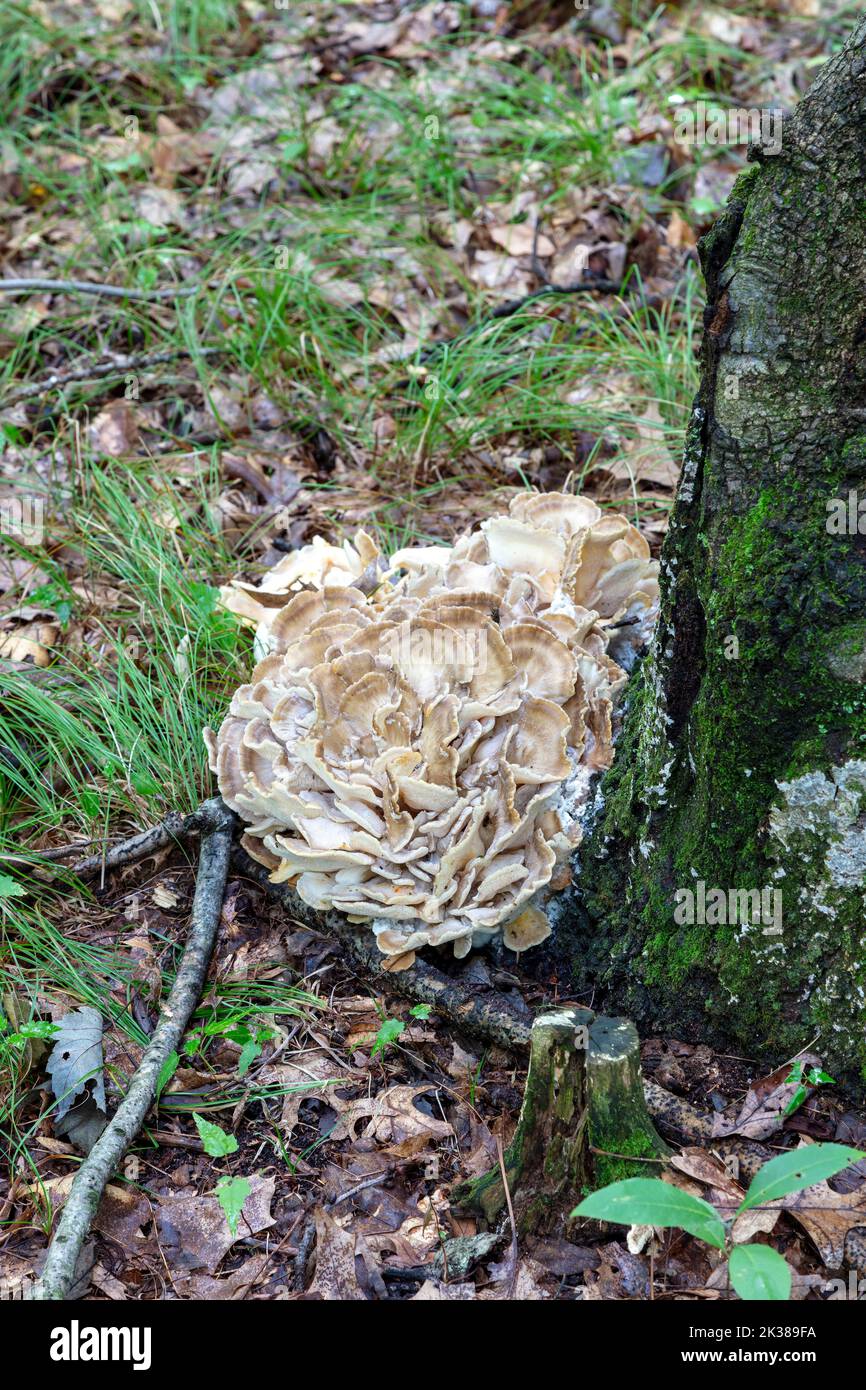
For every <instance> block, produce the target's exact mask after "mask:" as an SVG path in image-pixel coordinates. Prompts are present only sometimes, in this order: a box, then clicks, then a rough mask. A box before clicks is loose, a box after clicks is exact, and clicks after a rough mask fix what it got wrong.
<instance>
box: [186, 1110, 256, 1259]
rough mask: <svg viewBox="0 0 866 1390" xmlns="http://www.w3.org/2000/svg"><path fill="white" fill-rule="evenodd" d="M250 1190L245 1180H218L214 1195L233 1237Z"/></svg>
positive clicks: (249, 1185) (249, 1184) (250, 1185)
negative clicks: (217, 1199)
mask: <svg viewBox="0 0 866 1390" xmlns="http://www.w3.org/2000/svg"><path fill="white" fill-rule="evenodd" d="M196 1118H198V1117H196ZM252 1190H253V1189H252V1184H251V1183H250V1182H248V1180H247V1179H246V1178H229V1177H225V1178H220V1180H219V1182H218V1183H217V1185H216V1195H217V1197H218V1198H219V1204H220V1206H221V1207H222V1209H223V1211H224V1212H225V1218H226V1221H227V1222H228V1223H229V1230H230V1231H231V1233H232V1235H233V1236H236V1235H237V1233H238V1217H239V1216H240V1214H241V1212H242V1211H243V1209H244V1202H245V1201H246V1200H247V1198H248V1197H249V1195H250V1193H251V1192H252Z"/></svg>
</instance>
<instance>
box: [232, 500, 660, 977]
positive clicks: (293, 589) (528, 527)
mask: <svg viewBox="0 0 866 1390" xmlns="http://www.w3.org/2000/svg"><path fill="white" fill-rule="evenodd" d="M370 574H372V575H373V578H374V580H375V582H374V583H372V584H371V583H368V582H367V580H368V579H369V576H370ZM224 601H225V602H226V604H227V606H228V607H231V608H232V609H233V611H235V612H237V613H238V614H239V615H241V616H242V617H243V618H244V619H245V620H246V621H252V622H255V623H256V624H257V637H256V642H257V648H258V650H259V651H261V652H262V653H269V654H268V655H264V657H263V659H262V660H261V661H260V662H259V664H258V665H257V666H256V668H255V670H254V671H253V673H252V678H251V680H250V682H249V683H248V684H246V685H244V686H241V687H240V688H239V689H238V691H236V693H235V695H234V697H233V699H232V702H231V708H230V711H229V714H228V715H227V717H226V719H225V720H224V722H223V724H222V726H221V728H220V729H219V732H218V733H217V735H216V736H214V735H213V734H211V733H210V732H209V731H208V733H207V735H206V739H207V744H208V752H209V757H210V762H211V766H212V768H213V769H214V771H215V772H216V773H217V779H218V783H219V787H220V791H221V793H222V795H223V797H224V798H225V800H226V802H227V803H228V804H229V805H230V806H232V807H233V808H234V809H235V810H236V811H237V812H238V814H239V815H240V816H241V817H242V818H243V820H244V821H245V822H246V827H247V829H246V833H245V835H244V844H245V846H246V847H247V848H248V849H249V851H250V852H251V853H252V854H253V856H254V857H255V858H257V859H258V860H259V861H260V862H261V863H263V864H265V865H266V866H267V868H268V871H269V873H270V874H271V876H272V878H273V879H274V880H275V881H277V882H293V883H294V884H295V886H296V888H297V891H298V893H299V894H300V896H301V897H302V898H303V899H304V901H305V902H307V903H309V904H310V905H311V906H313V907H315V908H316V909H318V910H327V909H330V908H334V909H337V910H338V911H341V912H343V913H345V914H346V916H347V917H348V918H349V919H350V920H351V921H352V922H354V923H357V924H358V930H363V929H365V928H366V929H367V930H370V929H372V930H373V931H374V933H375V936H376V940H377V942H378V945H379V948H380V950H381V951H382V953H383V955H384V956H385V957H386V958H387V960H388V963H389V968H394V969H405V968H408V967H409V965H410V964H411V963H412V961H413V960H414V959H415V952H416V951H417V950H419V949H421V948H422V947H424V946H437V947H441V946H443V945H444V944H446V943H450V944H451V947H452V949H453V951H454V953H455V954H456V955H458V956H463V955H465V954H466V952H467V951H468V950H469V949H470V947H471V945H472V943H473V942H474V943H476V944H477V943H480V942H483V941H484V940H487V939H489V937H490V936H491V935H492V934H494V933H496V932H497V931H501V932H503V935H504V939H505V941H506V944H508V945H509V946H510V947H511V949H514V950H525V949H527V948H528V947H529V946H531V945H533V944H536V942H537V941H540V940H543V939H544V938H545V937H546V936H547V935H548V934H549V931H550V928H549V924H548V923H547V919H546V918H545V917H544V914H543V913H541V912H540V911H539V910H538V909H537V908H536V907H534V906H530V903H531V902H533V901H534V900H535V899H536V895H537V894H539V893H540V892H542V891H543V890H544V889H545V887H546V886H547V885H549V884H550V882H551V878H552V876H553V875H554V871H555V870H556V868H557V865H560V866H564V865H565V864H566V862H567V860H568V858H569V856H570V854H571V851H572V849H573V848H574V846H575V845H576V844H577V843H578V840H579V837H580V821H579V810H580V806H581V804H582V803H583V802H584V801H586V800H587V799H588V797H589V793H590V784H591V777H592V773H593V772H594V771H595V770H597V769H599V768H602V767H606V766H608V765H609V763H610V760H611V759H612V756H613V730H614V712H615V707H616V700H617V697H618V695H619V693H620V691H621V689H622V685H623V683H624V681H625V672H624V670H623V669H622V666H621V665H620V663H619V661H618V660H616V659H614V653H615V654H616V656H617V657H619V656H620V655H622V657H623V660H624V661H628V660H629V659H630V658H631V655H632V654H633V652H634V651H635V650H636V648H637V647H638V646H639V644H640V642H641V641H643V640H644V638H645V636H646V633H647V631H648V628H649V624H650V623H651V621H652V618H653V616H654V613H655V608H656V603H657V573H656V566H655V565H654V563H653V561H652V560H651V559H650V556H649V549H648V547H647V545H646V542H645V541H644V540H643V538H642V537H641V536H640V533H639V532H637V531H636V530H635V528H634V527H633V526H631V524H630V523H629V522H628V521H627V520H626V518H624V517H618V516H612V515H609V514H608V515H602V513H601V512H600V509H599V508H598V506H597V505H596V503H594V502H592V501H590V500H588V499H585V498H582V497H573V496H571V495H568V494H548V495H544V494H537V493H522V494H519V495H518V496H517V497H516V498H515V499H514V501H513V502H512V505H511V508H510V513H509V515H508V516H498V517H493V518H491V519H490V520H488V521H486V522H484V523H483V524H482V525H481V526H480V527H479V528H478V529H477V530H476V531H473V532H471V533H469V534H467V535H465V536H463V537H461V538H460V539H459V540H457V541H456V542H455V544H454V546H453V547H446V546H441V547H440V546H435V547H418V548H410V549H408V550H405V551H400V552H397V554H396V555H394V556H393V557H392V558H391V561H390V562H387V561H385V560H384V559H383V558H382V557H381V556H380V555H379V553H378V550H377V549H376V547H375V545H374V543H373V542H372V541H370V539H369V537H365V536H364V534H363V533H358V535H357V536H356V537H355V540H354V543H353V544H351V545H348V544H347V545H345V546H341V547H338V546H329V545H328V544H327V543H326V542H324V541H321V540H320V539H319V538H316V540H314V541H313V542H312V544H311V545H310V546H306V547H304V549H303V551H300V552H297V553H296V554H294V555H292V556H287V557H285V560H281V561H280V563H279V565H277V566H275V568H274V570H272V571H271V572H270V573H269V574H268V575H266V576H265V578H264V579H263V580H262V582H261V584H260V585H258V586H253V585H249V584H241V583H238V584H235V585H233V586H230V591H229V593H228V595H227V596H226V597H225V598H224ZM623 619H625V621H623ZM561 871H562V868H560V869H559V870H557V873H558V874H559V873H561Z"/></svg>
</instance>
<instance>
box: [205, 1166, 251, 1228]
mask: <svg viewBox="0 0 866 1390" xmlns="http://www.w3.org/2000/svg"><path fill="white" fill-rule="evenodd" d="M214 1190H215V1192H216V1195H217V1197H218V1198H219V1204H220V1206H221V1207H222V1209H223V1211H224V1213H225V1218H226V1221H227V1222H228V1223H229V1230H230V1231H231V1233H232V1235H233V1236H236V1235H237V1233H238V1217H239V1216H240V1214H241V1212H242V1211H243V1209H244V1202H245V1201H246V1200H247V1198H248V1197H249V1195H250V1193H251V1192H252V1190H253V1188H252V1183H251V1182H250V1181H249V1179H247V1178H229V1177H225V1178H220V1180H219V1182H218V1183H217V1185H216V1188H215V1189H214Z"/></svg>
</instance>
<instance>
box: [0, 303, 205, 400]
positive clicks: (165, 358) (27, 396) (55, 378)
mask: <svg viewBox="0 0 866 1390" xmlns="http://www.w3.org/2000/svg"><path fill="white" fill-rule="evenodd" d="M0 283H2V282H0ZM222 351H223V349H222V348H218V347H207V348H201V349H199V355H200V356H202V357H214V356H215V355H216V354H217V353H220V352H222ZM193 355H194V354H193V351H192V349H191V348H168V349H166V350H165V351H163V352H150V353H139V354H138V355H137V356H136V355H133V356H129V357H120V358H118V359H117V360H115V361H113V362H92V363H90V365H89V366H81V367H74V368H72V369H71V370H70V371H68V372H53V373H52V374H51V376H46V377H43V378H42V380H41V381H33V382H30V383H29V385H27V386H21V387H19V389H18V390H17V391H10V392H9V393H8V395H6V396H4V397H3V402H2V404H3V405H4V406H10V405H18V404H19V402H20V401H26V400H31V399H32V398H33V397H34V396H47V395H48V394H49V392H51V391H58V390H60V389H61V388H62V387H63V386H69V385H71V384H72V383H75V382H81V383H87V382H90V381H101V380H102V379H103V378H105V377H113V376H124V375H125V374H126V373H127V372H140V371H144V370H146V368H148V367H158V366H160V365H161V364H162V363H163V362H173V361H175V360H176V359H177V358H178V357H192V356H193Z"/></svg>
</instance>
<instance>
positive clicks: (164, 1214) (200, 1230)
mask: <svg viewBox="0 0 866 1390" xmlns="http://www.w3.org/2000/svg"><path fill="white" fill-rule="evenodd" d="M249 1182H250V1186H251V1189H252V1190H251V1192H250V1195H249V1196H248V1197H247V1200H246V1201H245V1202H244V1209H243V1211H242V1213H241V1215H240V1217H239V1219H238V1228H237V1235H232V1233H231V1231H230V1230H229V1224H228V1221H227V1220H226V1217H225V1213H224V1211H223V1209H222V1207H221V1206H220V1204H219V1200H218V1198H217V1197H216V1196H215V1195H214V1194H213V1193H208V1194H207V1195H206V1196H199V1195H198V1194H197V1193H196V1194H193V1195H190V1196H183V1197H163V1198H161V1199H160V1203H159V1206H158V1208H157V1211H156V1224H157V1230H158V1232H159V1240H160V1245H161V1246H162V1249H163V1252H164V1254H165V1256H166V1258H167V1259H168V1261H169V1264H171V1266H172V1267H173V1269H174V1270H176V1271H178V1270H192V1269H206V1270H208V1271H210V1272H211V1273H212V1272H213V1271H214V1270H215V1269H216V1268H217V1266H218V1265H219V1263H220V1261H221V1260H222V1259H223V1257H224V1256H225V1255H226V1253H227V1252H228V1251H229V1250H230V1249H231V1247H232V1246H233V1245H234V1243H235V1241H236V1240H241V1239H243V1237H245V1236H254V1235H258V1233H259V1231H265V1230H267V1229H268V1227H269V1226H273V1225H274V1218H273V1217H272V1216H271V1201H272V1200H273V1196H274V1187H275V1180H274V1179H273V1178H263V1177H259V1176H257V1175H256V1176H253V1177H251V1178H250V1179H249Z"/></svg>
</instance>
